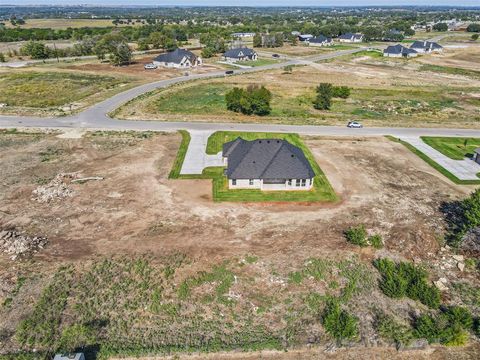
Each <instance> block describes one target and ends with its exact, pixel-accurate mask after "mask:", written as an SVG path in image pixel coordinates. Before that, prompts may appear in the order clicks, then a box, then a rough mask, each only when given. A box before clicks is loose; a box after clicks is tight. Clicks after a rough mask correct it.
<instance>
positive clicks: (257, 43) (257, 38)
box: [253, 33, 262, 47]
mask: <svg viewBox="0 0 480 360" xmlns="http://www.w3.org/2000/svg"><path fill="white" fill-rule="evenodd" d="M253 47H262V35H260V34H258V33H257V34H255V35H254V36H253Z"/></svg>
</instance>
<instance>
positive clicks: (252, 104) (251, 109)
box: [225, 86, 272, 116]
mask: <svg viewBox="0 0 480 360" xmlns="http://www.w3.org/2000/svg"><path fill="white" fill-rule="evenodd" d="M271 99H272V93H271V92H270V91H269V90H268V89H266V88H265V87H264V86H261V87H259V86H249V87H248V88H247V89H241V88H237V87H235V88H233V89H232V90H230V91H229V92H227V93H226V94H225V102H226V103H227V109H228V110H230V111H234V112H240V113H242V114H246V115H252V114H254V115H259V116H264V115H268V114H269V113H270V111H271V108H270V101H271Z"/></svg>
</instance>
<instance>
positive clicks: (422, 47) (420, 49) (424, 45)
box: [410, 41, 443, 54]
mask: <svg viewBox="0 0 480 360" xmlns="http://www.w3.org/2000/svg"><path fill="white" fill-rule="evenodd" d="M410 49H413V50H415V51H416V52H417V53H420V54H429V53H431V52H443V46H442V45H440V44H437V43H436V42H431V41H414V42H413V44H412V45H410Z"/></svg>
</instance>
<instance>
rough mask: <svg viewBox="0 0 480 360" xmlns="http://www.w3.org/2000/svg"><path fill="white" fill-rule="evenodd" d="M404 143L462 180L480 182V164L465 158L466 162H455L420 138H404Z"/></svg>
mask: <svg viewBox="0 0 480 360" xmlns="http://www.w3.org/2000/svg"><path fill="white" fill-rule="evenodd" d="M401 139H402V140H403V141H405V142H408V143H409V144H410V145H413V146H415V147H416V148H417V149H418V150H420V151H421V152H422V153H424V154H425V155H427V156H428V157H429V158H430V159H432V160H433V161H435V162H436V163H437V164H438V165H440V166H442V167H443V168H445V169H447V170H448V171H449V172H451V173H452V174H453V175H455V176H456V177H457V178H459V179H460V180H480V179H479V178H478V176H477V174H478V173H480V164H477V163H476V162H475V161H473V160H471V159H468V158H465V159H464V160H453V159H450V158H449V157H447V156H445V155H443V154H442V153H441V152H439V151H438V150H435V149H434V148H432V147H431V146H429V145H427V144H425V143H424V142H423V140H422V139H421V138H420V137H418V136H417V137H402V138H401Z"/></svg>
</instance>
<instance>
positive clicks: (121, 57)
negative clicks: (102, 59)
mask: <svg viewBox="0 0 480 360" xmlns="http://www.w3.org/2000/svg"><path fill="white" fill-rule="evenodd" d="M110 61H111V63H112V64H113V65H115V66H120V65H128V64H130V63H131V62H132V51H131V50H130V48H129V46H128V44H127V43H126V42H121V43H119V44H118V45H117V47H116V48H115V49H113V51H112V52H111V53H110Z"/></svg>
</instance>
